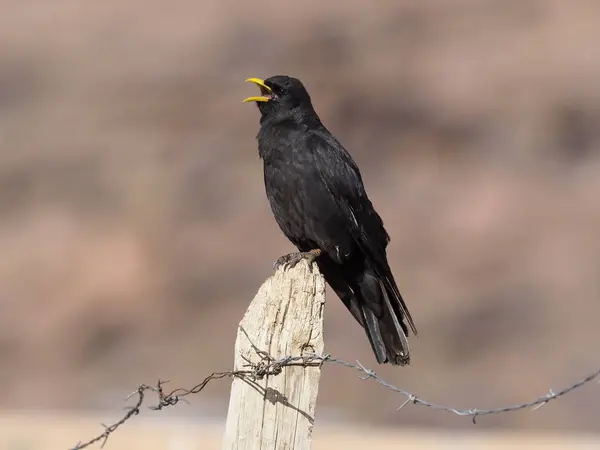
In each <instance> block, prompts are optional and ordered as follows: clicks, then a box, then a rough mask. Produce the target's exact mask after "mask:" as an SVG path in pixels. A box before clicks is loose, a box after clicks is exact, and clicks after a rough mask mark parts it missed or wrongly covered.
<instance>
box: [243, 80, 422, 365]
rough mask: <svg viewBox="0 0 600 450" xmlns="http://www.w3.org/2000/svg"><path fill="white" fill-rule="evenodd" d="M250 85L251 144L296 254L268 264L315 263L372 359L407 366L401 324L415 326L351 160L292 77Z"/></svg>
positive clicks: (380, 224)
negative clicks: (254, 117) (256, 125)
mask: <svg viewBox="0 0 600 450" xmlns="http://www.w3.org/2000/svg"><path fill="white" fill-rule="evenodd" d="M246 81H249V82H252V83H255V84H256V85H258V87H259V88H260V91H261V95H260V96H256V97H249V98H247V99H245V100H244V102H256V103H257V105H258V109H259V111H260V114H261V118H260V130H259V132H258V135H257V136H256V139H257V141H258V151H259V155H260V157H261V158H262V160H263V163H264V178H265V187H266V191H267V197H268V199H269V202H270V204H271V209H272V210H273V214H274V216H275V220H276V221H277V223H278V224H279V227H280V228H281V230H282V231H283V233H284V234H285V236H286V237H287V238H288V239H289V240H290V241H291V242H292V243H293V244H294V245H295V246H296V247H297V248H298V250H299V252H297V253H290V254H289V255H285V256H282V257H280V258H279V259H278V260H277V261H276V263H275V266H276V267H279V266H282V265H283V266H292V267H293V266H294V265H296V264H297V263H298V262H299V261H300V260H301V259H307V260H309V261H310V262H313V261H314V262H316V263H317V265H318V267H319V270H320V271H321V273H322V274H323V276H324V277H325V280H326V281H327V282H328V283H329V285H330V286H331V287H332V288H333V290H334V291H335V292H336V294H337V295H338V296H339V297H340V299H341V300H342V301H343V302H344V304H345V305H346V307H347V308H348V309H349V310H350V312H351V313H352V315H353V316H354V318H355V319H356V320H357V321H358V322H359V323H360V324H361V325H362V326H363V328H364V329H365V331H366V333H367V336H368V338H369V342H370V343H371V347H372V348H373V352H374V353H375V356H376V358H377V362H378V363H380V364H383V363H390V364H394V365H401V366H404V365H407V364H409V363H410V350H409V347H408V340H407V336H408V328H407V326H406V323H405V321H406V322H408V325H410V328H411V329H412V331H413V333H414V334H415V335H416V334H417V329H416V327H415V324H414V322H413V319H412V317H411V315H410V313H409V311H408V309H407V307H406V304H405V303H404V300H403V299H402V296H401V295H400V291H399V290H398V287H397V285H396V281H395V280H394V276H393V275H392V271H391V270H390V267H389V264H388V261H387V253H386V247H387V245H388V243H389V242H390V237H389V235H388V233H387V232H386V230H385V228H384V226H383V221H382V220H381V217H380V216H379V215H378V214H377V212H376V211H375V209H374V208H373V205H372V204H371V201H370V200H369V197H368V196H367V193H366V191H365V188H364V186H363V181H362V177H361V174H360V171H359V170H358V167H357V166H356V163H355V162H354V160H353V159H352V157H351V156H350V154H349V153H348V152H347V151H346V149H345V148H344V147H343V146H342V144H340V142H339V141H338V140H337V139H336V138H335V137H334V136H333V135H332V134H331V133H330V132H329V131H328V130H327V128H325V126H324V125H323V123H322V122H321V120H320V119H319V116H318V115H317V113H316V112H315V110H314V108H313V106H312V102H311V99H310V96H309V94H308V92H307V90H306V88H305V87H304V85H303V84H302V83H301V82H300V80H298V79H296V78H292V77H288V76H284V75H277V76H273V77H270V78H267V79H266V80H261V79H259V78H249V79H247V80H246Z"/></svg>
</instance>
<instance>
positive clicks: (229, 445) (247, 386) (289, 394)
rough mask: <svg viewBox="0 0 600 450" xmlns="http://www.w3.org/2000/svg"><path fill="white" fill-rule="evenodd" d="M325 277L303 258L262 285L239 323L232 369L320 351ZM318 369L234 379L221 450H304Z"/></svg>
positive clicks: (290, 369) (291, 368)
mask: <svg viewBox="0 0 600 450" xmlns="http://www.w3.org/2000/svg"><path fill="white" fill-rule="evenodd" d="M324 305H325V281H324V279H323V277H322V275H321V274H320V273H319V270H318V268H317V266H316V265H314V264H313V266H312V272H311V271H310V269H309V265H308V263H307V262H305V261H302V262H300V263H299V264H298V265H297V266H296V267H294V268H293V269H289V270H282V269H279V270H277V271H276V272H275V274H274V275H273V276H272V277H270V278H269V279H268V280H267V281H265V283H264V284H263V285H262V286H261V288H260V290H259V291H258V294H256V297H254V300H252V303H250V306H249V307H248V310H247V311H246V314H245V315H244V318H243V319H242V321H241V322H240V328H239V329H238V333H237V339H236V342H235V359H234V370H243V369H247V366H248V361H251V362H253V363H258V362H259V361H261V357H260V356H259V355H258V354H257V351H256V349H259V350H261V351H264V352H266V353H268V354H269V355H270V356H271V357H273V358H275V359H280V358H283V357H285V356H301V355H303V354H306V353H317V354H322V353H323V307H324ZM320 376H321V367H319V366H308V367H304V366H287V367H284V368H283V371H282V373H281V374H279V375H276V376H266V377H265V378H264V379H262V380H255V381H252V380H248V379H240V378H234V380H233V383H232V387H231V397H230V399H229V411H228V414H227V423H226V426H225V436H224V440H223V450H234V449H235V450H273V449H290V450H291V449H293V450H308V449H310V447H311V434H312V428H313V424H314V416H315V406H316V402H317V393H318V389H319V378H320Z"/></svg>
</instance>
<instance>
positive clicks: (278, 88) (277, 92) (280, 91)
mask: <svg viewBox="0 0 600 450" xmlns="http://www.w3.org/2000/svg"><path fill="white" fill-rule="evenodd" d="M272 89H273V92H275V95H277V96H278V97H281V96H282V95H283V88H282V87H281V86H273V88H272Z"/></svg>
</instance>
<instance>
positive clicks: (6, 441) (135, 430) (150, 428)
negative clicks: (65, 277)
mask: <svg viewBox="0 0 600 450" xmlns="http://www.w3.org/2000/svg"><path fill="white" fill-rule="evenodd" d="M102 420H103V419H101V418H100V417H93V416H90V415H86V414H81V415H78V414H70V415H60V414H56V415H53V414H52V415H50V414H48V415H40V414H34V413H32V414H25V413H20V414H14V415H13V414H3V415H1V416H0V434H1V436H2V438H1V439H0V450H16V449H19V450H20V449H27V450H51V449H62V450H66V449H68V448H72V447H74V446H75V445H77V443H78V442H79V441H83V442H85V441H86V438H89V437H91V436H95V435H97V434H98V433H100V432H101V430H102V428H101V425H99V422H101V421H102ZM222 432H223V426H221V425H194V424H193V423H191V422H190V421H187V422H177V421H174V420H172V419H171V420H152V421H149V420H144V419H138V420H135V421H133V422H130V423H128V424H126V425H125V426H123V427H122V428H121V429H119V430H118V431H117V432H115V433H114V434H113V435H112V436H111V437H110V439H109V440H108V441H107V443H106V445H105V446H104V448H105V449H106V450H125V449H132V448H139V449H145V450H213V449H214V450H216V449H220V448H221V447H220V445H221V444H220V443H221V434H222ZM599 447H600V437H598V436H593V435H587V434H585V433H564V434H560V433H557V434H555V433H552V432H548V433H532V432H491V431H487V432H468V431H463V432H455V433H453V432H435V431H426V430H419V429H411V428H407V429H402V430H399V431H389V430H379V429H376V428H361V427H352V428H349V427H346V428H343V427H333V426H317V427H316V429H315V431H314V437H313V447H312V448H313V449H314V450H327V449H344V450H359V449H367V448H370V449H377V450H388V449H389V450H392V449H398V448H410V449H415V450H421V449H422V450H427V449H431V450H438V449H439V450H441V449H450V448H452V449H455V448H456V449H465V450H470V449H494V450H500V449H507V450H509V449H540V450H542V449H544V450H553V449H567V448H569V449H581V450H584V449H586V450H587V449H590V450H591V449H597V448H599ZM90 448H93V449H94V448H95V449H98V448H100V445H95V446H92V447H90Z"/></svg>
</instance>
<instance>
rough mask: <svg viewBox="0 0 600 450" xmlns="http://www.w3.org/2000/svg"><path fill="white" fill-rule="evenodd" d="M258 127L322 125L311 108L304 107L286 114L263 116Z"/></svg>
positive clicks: (278, 113)
mask: <svg viewBox="0 0 600 450" xmlns="http://www.w3.org/2000/svg"><path fill="white" fill-rule="evenodd" d="M260 125H261V127H277V126H283V127H290V126H293V125H297V126H300V127H301V126H308V127H318V126H321V125H322V124H321V120H320V119H319V116H318V115H317V113H316V112H315V110H314V109H313V108H312V106H310V107H309V106H304V107H302V108H294V109H290V110H289V111H286V112H281V111H278V112H276V113H275V114H264V115H263V116H261V118H260Z"/></svg>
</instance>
